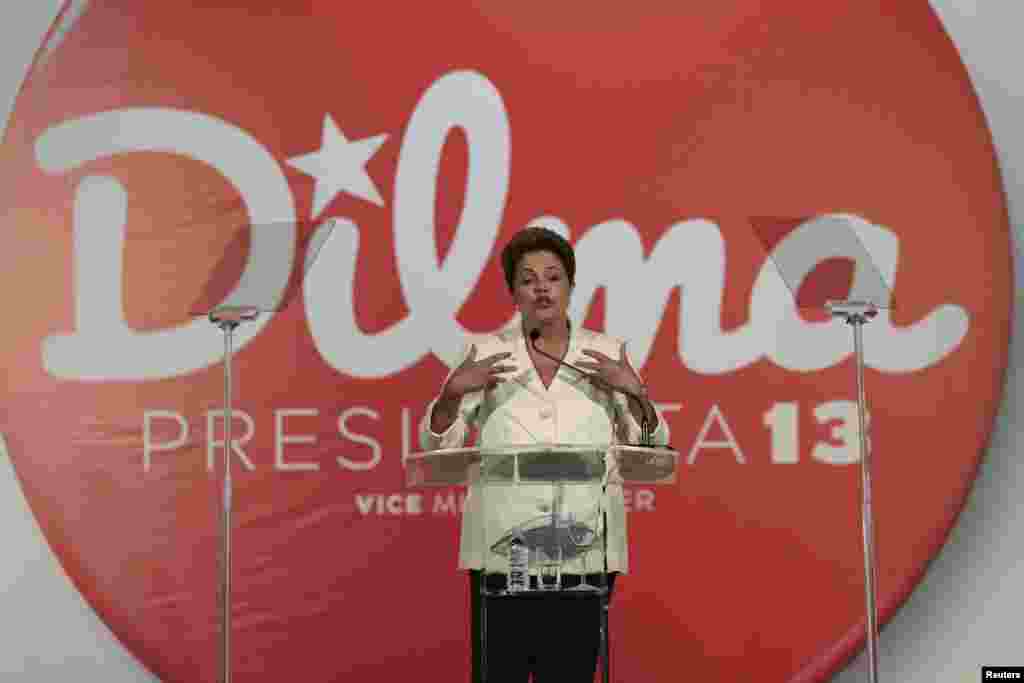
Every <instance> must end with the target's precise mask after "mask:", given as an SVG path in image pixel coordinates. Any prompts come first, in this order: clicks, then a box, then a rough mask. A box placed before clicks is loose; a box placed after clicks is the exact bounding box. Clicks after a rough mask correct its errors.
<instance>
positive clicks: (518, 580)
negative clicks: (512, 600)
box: [508, 534, 530, 593]
mask: <svg viewBox="0 0 1024 683" xmlns="http://www.w3.org/2000/svg"><path fill="white" fill-rule="evenodd" d="M529 572H530V549H529V548H527V547H526V543H525V542H523V538H522V536H520V535H519V534H516V535H515V536H513V537H512V541H511V542H510V543H509V549H508V591H509V593H518V592H519V591H524V590H527V589H528V588H529V587H530V573H529Z"/></svg>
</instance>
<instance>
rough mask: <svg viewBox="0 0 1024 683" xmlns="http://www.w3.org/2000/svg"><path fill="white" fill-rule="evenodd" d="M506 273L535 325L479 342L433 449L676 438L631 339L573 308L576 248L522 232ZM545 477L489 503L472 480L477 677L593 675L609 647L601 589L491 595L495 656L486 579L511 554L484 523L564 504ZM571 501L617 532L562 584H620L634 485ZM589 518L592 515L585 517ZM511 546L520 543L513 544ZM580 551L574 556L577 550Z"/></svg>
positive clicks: (453, 377)
mask: <svg viewBox="0 0 1024 683" xmlns="http://www.w3.org/2000/svg"><path fill="white" fill-rule="evenodd" d="M501 263H502V267H503V269H504V273H505V281H506V283H507V285H508V288H509V292H510V293H511V295H512V303H513V306H515V308H516V309H518V311H519V313H520V316H521V325H520V326H517V327H514V328H509V329H506V330H503V331H501V332H499V333H497V334H493V335H481V336H478V337H475V338H473V339H471V340H470V341H469V343H468V344H466V347H465V349H464V351H463V354H462V358H461V361H460V362H459V364H458V365H457V367H455V369H454V370H452V372H451V373H449V375H448V377H447V378H446V379H445V381H444V384H443V385H442V388H441V391H440V394H439V395H438V397H437V398H436V399H435V400H434V401H433V402H432V403H431V404H430V406H429V408H428V409H427V412H426V415H425V416H424V418H423V422H422V423H421V425H420V443H421V446H422V447H423V448H424V449H427V450H433V449H439V448H455V447H459V446H463V445H464V444H465V442H466V439H467V436H468V435H469V433H470V431H471V430H475V431H476V432H477V445H479V446H480V447H481V448H494V447H500V446H524V445H531V444H538V443H546V444H570V445H571V444H578V445H592V444H613V443H637V442H639V441H640V440H641V438H644V439H645V440H648V441H650V442H652V443H656V444H666V443H667V442H668V428H667V426H666V425H665V421H664V420H663V419H659V417H658V415H657V411H656V410H655V408H654V406H653V405H652V404H651V402H650V401H649V400H648V398H647V390H646V387H645V386H644V384H643V382H642V381H641V380H640V377H639V375H638V374H637V373H636V371H635V370H634V369H633V366H632V364H631V363H630V361H629V359H628V357H627V354H626V349H625V344H624V343H622V342H620V341H617V340H615V339H613V338H611V337H608V336H606V335H604V334H601V333H599V332H594V331H591V330H587V329H582V328H573V326H572V324H571V322H570V321H569V318H568V315H567V311H568V308H569V297H570V296H571V295H572V290H573V286H574V283H575V276H576V259H575V255H574V254H573V250H572V246H571V245H570V244H569V243H568V242H567V241H566V240H565V239H563V238H562V237H561V236H560V235H558V234H557V233H555V232H554V231H552V230H548V229H546V228H542V227H528V228H526V229H524V230H522V231H520V232H519V233H517V234H516V235H515V237H514V238H513V239H512V240H511V241H510V242H509V243H508V244H507V245H506V246H505V248H504V249H503V251H502V254H501ZM544 488H549V489H550V488H551V487H542V486H529V487H507V488H503V489H501V490H500V491H499V493H497V494H493V493H492V492H491V491H490V490H488V495H487V496H486V505H487V510H486V511H485V510H482V509H481V504H482V503H481V499H482V498H483V497H482V496H481V495H480V492H479V491H478V490H477V489H478V483H476V482H474V481H472V480H471V481H470V485H469V494H468V497H467V500H466V507H465V511H464V513H463V518H462V529H461V538H460V546H459V568H460V569H465V570H468V571H469V574H470V591H471V596H472V598H471V604H472V608H471V612H472V616H471V620H472V622H473V628H472V633H473V680H474V681H481V678H480V675H481V674H480V659H481V655H484V654H485V656H486V662H487V672H488V675H487V683H498V682H501V683H506V682H507V683H526V682H527V681H528V680H529V678H530V675H531V674H532V675H533V680H534V682H535V683H548V682H549V681H558V682H559V683H577V682H578V683H584V682H586V683H590V682H591V681H592V680H593V677H594V672H595V670H596V667H597V657H598V650H599V645H600V630H599V628H600V617H601V615H600V603H599V601H598V600H596V599H594V600H558V599H556V598H555V597H554V596H552V599H529V600H518V599H505V600H491V601H489V602H488V607H487V610H486V614H487V617H486V619H487V624H486V632H487V638H486V649H487V651H486V653H482V652H481V642H480V638H479V632H480V629H479V626H480V624H479V623H478V621H477V620H478V619H479V609H478V607H479V603H478V600H480V599H481V598H480V582H481V581H486V582H487V586H488V587H491V586H492V585H495V584H496V583H499V584H503V583H504V581H505V571H506V569H507V567H508V559H507V558H506V557H505V554H507V552H506V553H505V554H499V553H498V550H499V548H496V547H495V546H488V547H485V546H486V544H485V543H484V542H483V537H484V534H483V533H482V525H483V524H484V520H487V521H486V523H487V525H488V527H489V528H490V527H491V525H494V524H496V523H497V524H498V525H499V526H500V528H501V529H503V530H504V531H505V532H506V533H505V536H506V537H508V536H509V535H510V534H514V533H515V532H516V530H517V529H518V528H521V527H522V524H523V522H524V520H530V519H536V518H538V516H541V515H548V514H555V513H554V512H552V511H551V509H550V508H551V494H550V491H545V490H543V489H544ZM566 496H567V499H566V500H565V501H564V508H565V509H567V510H568V511H569V514H570V515H571V519H572V520H574V528H576V529H582V530H583V531H584V532H586V533H589V534H590V535H591V537H596V536H600V535H602V534H603V535H604V540H605V543H606V548H607V549H606V555H605V556H604V558H603V564H604V566H601V567H588V566H587V564H586V561H585V556H582V557H576V558H571V559H573V560H574V562H575V563H573V562H569V561H566V562H564V563H563V565H562V566H563V570H562V576H561V581H562V586H563V587H572V586H573V585H574V584H576V585H578V584H579V583H580V582H581V581H587V580H588V578H587V577H588V574H590V573H591V572H594V573H596V572H597V571H598V570H600V571H604V570H607V572H608V573H609V581H610V586H611V585H614V584H613V583H611V582H613V581H614V579H615V576H616V574H620V573H621V574H624V573H626V572H627V570H628V556H627V540H626V511H625V502H624V499H623V494H622V487H621V484H620V483H616V481H615V479H614V478H612V477H610V476H609V478H608V481H607V483H606V485H605V486H601V485H595V486H589V487H587V486H572V487H567V491H566ZM576 522H578V523H579V524H578V525H577V524H576ZM506 548H507V546H506ZM567 559H568V558H567Z"/></svg>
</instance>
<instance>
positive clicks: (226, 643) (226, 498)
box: [220, 321, 238, 683]
mask: <svg viewBox="0 0 1024 683" xmlns="http://www.w3.org/2000/svg"><path fill="white" fill-rule="evenodd" d="M237 325H238V323H236V322H234V321H222V322H221V323H220V328H221V329H222V330H223V331H224V489H223V491H222V495H221V500H222V504H223V507H222V508H221V571H222V575H221V594H220V598H221V617H220V619H221V620H220V629H221V682H222V683H231V423H232V421H233V419H232V418H233V417H234V414H233V410H232V406H231V384H232V378H231V360H232V359H231V352H232V348H231V347H232V341H233V339H232V337H233V335H234V329H235V327H236V326H237Z"/></svg>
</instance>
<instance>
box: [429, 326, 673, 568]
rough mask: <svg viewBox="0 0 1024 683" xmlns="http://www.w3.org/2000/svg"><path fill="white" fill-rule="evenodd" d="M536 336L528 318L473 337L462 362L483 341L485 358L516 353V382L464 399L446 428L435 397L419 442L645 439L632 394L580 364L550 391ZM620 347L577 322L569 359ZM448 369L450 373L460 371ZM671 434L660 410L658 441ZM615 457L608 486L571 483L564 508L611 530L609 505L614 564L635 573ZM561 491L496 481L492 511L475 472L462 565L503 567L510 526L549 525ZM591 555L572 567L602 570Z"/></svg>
mask: <svg viewBox="0 0 1024 683" xmlns="http://www.w3.org/2000/svg"><path fill="white" fill-rule="evenodd" d="M528 343H529V340H528V339H526V338H525V337H524V335H523V331H522V328H521V327H520V326H519V325H516V326H514V327H510V328H506V329H505V330H502V331H501V332H498V333H497V334H491V335H479V336H475V337H472V338H470V339H469V341H468V343H467V344H466V346H465V348H464V349H463V352H462V355H461V357H460V359H459V361H458V362H457V363H456V365H455V367H458V365H459V364H461V363H462V361H463V360H464V359H465V358H466V356H467V355H468V353H469V349H470V346H471V345H475V346H476V349H477V352H476V358H477V359H478V360H479V359H482V358H486V357H488V356H491V355H493V354H496V353H502V352H510V353H511V354H512V355H511V356H510V357H509V358H508V360H503V361H501V362H502V363H505V364H511V365H515V367H516V368H517V370H516V372H515V373H512V374H511V375H506V376H505V377H506V379H507V381H506V382H503V383H501V384H498V385H497V386H496V387H495V388H494V389H490V390H485V391H478V392H473V393H470V394H467V395H465V396H463V398H462V402H461V404H460V406H459V411H458V415H457V417H456V419H455V421H454V422H453V423H452V425H451V426H450V427H449V428H448V429H447V430H445V431H444V432H443V433H441V434H438V433H435V432H433V431H431V429H430V416H431V414H432V413H433V410H434V405H435V404H436V402H437V399H436V398H435V399H434V400H433V401H431V403H430V406H429V407H428V408H427V412H426V414H425V415H424V418H423V420H422V422H421V423H420V429H419V435H420V446H421V447H422V448H423V449H424V450H434V449H438V448H456V447H459V446H463V445H465V443H466V440H467V437H468V436H469V433H470V430H471V429H476V430H477V432H478V436H477V444H478V445H479V446H480V447H486V448H491V447H498V446H515V445H529V444H537V443H560V444H580V445H587V444H613V443H637V441H638V440H639V438H640V425H639V424H638V423H637V422H636V420H635V419H634V418H633V415H632V413H631V411H630V410H629V407H628V402H627V399H626V396H625V395H624V394H621V393H619V392H614V393H612V392H608V391H603V390H601V389H598V388H596V387H595V386H594V385H593V384H592V383H591V382H590V381H589V380H587V379H585V378H583V377H581V376H580V375H579V373H577V372H576V371H575V370H572V369H571V368H566V367H564V366H563V367H559V369H558V372H557V374H556V375H555V377H554V379H553V380H552V382H551V385H550V386H549V387H548V388H546V389H545V387H544V384H543V383H542V382H541V380H540V376H539V375H538V373H537V370H536V368H535V367H534V365H533V361H532V360H531V359H530V355H529V351H528V349H527V344H528ZM621 348H622V342H620V341H619V340H616V339H614V338H612V337H609V336H607V335H604V334H601V333H600V332H594V331H592V330H587V329H583V328H579V329H573V330H572V331H571V332H570V337H569V349H568V351H567V352H566V354H565V358H564V361H565V362H566V363H571V364H574V365H575V364H577V363H578V362H580V361H586V360H592V359H591V358H590V357H589V356H586V355H584V354H583V350H584V349H591V350H596V351H600V352H601V353H604V354H605V355H607V356H609V357H611V358H614V359H618V358H619V354H620V351H621ZM627 357H628V355H627ZM630 364H632V360H630ZM634 367H635V366H634ZM452 372H454V369H453V371H452ZM448 376H449V377H451V373H449V375H448ZM447 381H448V380H447V378H446V379H445V382H447ZM668 436H669V433H668V426H667V425H666V424H665V420H664V418H663V417H662V416H660V415H659V416H658V425H657V427H656V429H655V430H654V433H653V438H654V442H655V443H656V444H667V443H668ZM606 463H607V465H608V472H609V475H608V477H607V482H606V483H607V485H606V486H604V487H602V486H601V485H600V484H596V485H589V486H579V485H572V486H569V487H567V488H566V497H565V498H564V499H563V500H564V503H565V508H564V509H567V510H569V512H570V513H571V514H572V516H573V519H574V520H575V521H576V522H578V523H579V524H580V526H575V525H573V529H575V530H576V533H577V534H579V533H594V534H600V533H601V530H602V527H603V522H602V521H601V520H600V511H601V510H603V511H604V512H605V514H606V519H607V534H608V539H607V551H608V555H607V568H608V571H615V572H621V573H626V572H627V571H628V569H629V557H628V553H627V545H628V544H627V535H626V509H625V502H624V499H623V495H622V486H621V480H620V479H617V477H616V476H615V474H614V472H615V468H614V466H613V463H612V462H611V459H610V458H608V459H607V460H606ZM602 489H604V490H602ZM553 491H554V487H552V486H550V485H529V486H519V487H507V488H505V489H504V490H503V491H499V492H495V487H494V486H489V487H488V489H487V501H488V506H487V507H488V509H487V510H486V511H485V510H482V509H481V504H480V499H481V493H482V492H481V491H480V490H479V485H478V484H477V483H476V482H475V477H472V476H471V479H470V484H469V492H468V496H467V499H466V507H465V511H464V513H463V517H462V529H461V538H460V542H459V568H460V569H485V570H486V571H489V572H491V571H494V572H504V571H505V569H506V568H507V564H508V560H507V559H506V557H505V556H504V553H503V552H501V550H502V548H498V546H499V545H502V544H500V542H499V541H500V539H502V538H508V535H509V533H510V532H511V530H513V529H515V528H523V526H524V525H526V524H528V523H529V522H530V521H531V520H532V521H533V523H534V525H538V524H542V523H543V522H541V521H539V520H542V519H544V518H545V517H546V516H548V515H549V514H550V510H551V501H552V494H553ZM584 557H589V558H591V560H590V564H588V563H586V561H584V559H583V558H584ZM592 558H593V554H589V555H586V556H579V557H576V558H574V560H573V562H568V561H567V562H566V564H565V566H564V567H563V571H567V572H572V573H580V572H583V571H586V572H597V571H601V570H603V568H604V567H602V566H593V564H594V563H595V561H594V560H593V559H592ZM598 561H599V560H598ZM601 564H603V562H602V563H601Z"/></svg>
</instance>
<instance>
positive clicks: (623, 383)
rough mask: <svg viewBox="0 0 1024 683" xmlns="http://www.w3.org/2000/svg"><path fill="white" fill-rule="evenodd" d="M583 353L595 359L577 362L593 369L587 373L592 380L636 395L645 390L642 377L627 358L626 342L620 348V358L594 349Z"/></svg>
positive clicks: (585, 367) (584, 350) (586, 368)
mask: <svg viewBox="0 0 1024 683" xmlns="http://www.w3.org/2000/svg"><path fill="white" fill-rule="evenodd" d="M582 353H585V354H586V355H588V356H590V357H591V358H593V359H594V360H592V361H589V360H585V361H580V362H578V363H576V365H578V366H579V367H581V368H584V369H585V370H590V371H591V372H590V374H589V375H587V377H589V378H590V381H592V382H595V383H596V384H598V385H601V386H604V387H606V388H609V389H615V390H617V391H621V392H623V393H625V394H632V395H634V396H635V395H638V394H641V393H642V392H643V384H642V383H641V382H640V378H639V377H638V376H637V374H636V371H634V370H633V368H632V366H630V364H629V361H628V360H627V359H626V345H625V344H623V345H622V347H621V348H620V349H619V360H614V359H613V358H609V357H608V356H606V355H604V354H603V353H601V352H600V351H594V350H593V349H583V351H582Z"/></svg>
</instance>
